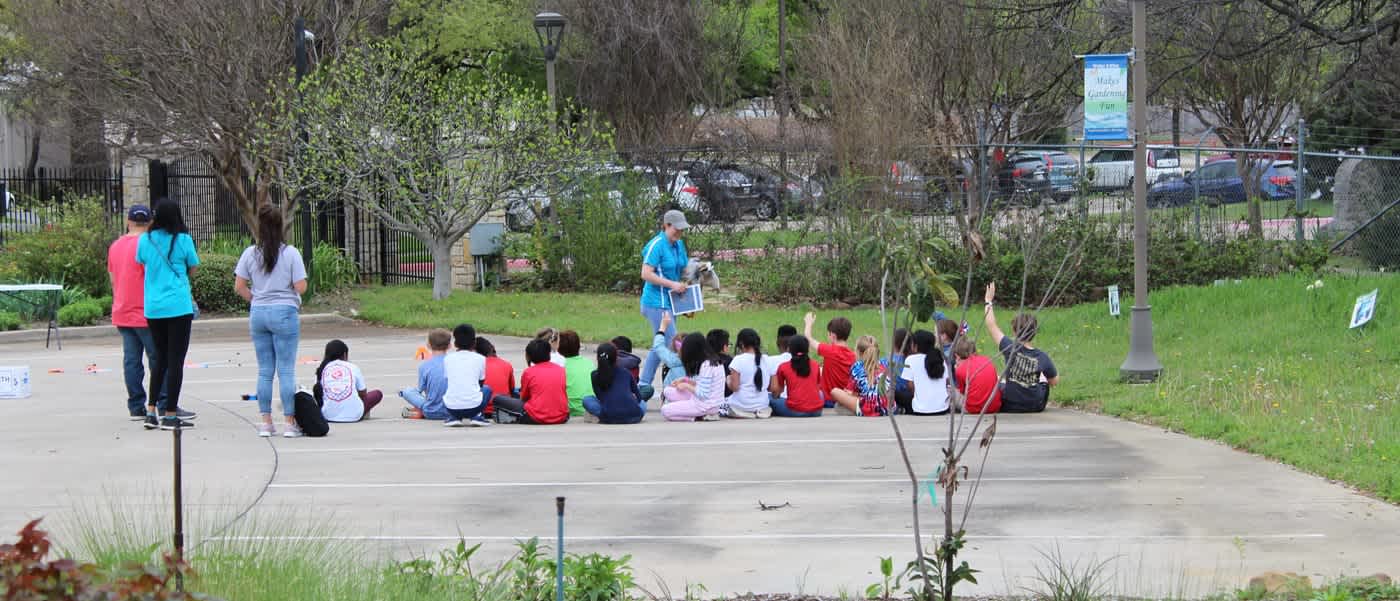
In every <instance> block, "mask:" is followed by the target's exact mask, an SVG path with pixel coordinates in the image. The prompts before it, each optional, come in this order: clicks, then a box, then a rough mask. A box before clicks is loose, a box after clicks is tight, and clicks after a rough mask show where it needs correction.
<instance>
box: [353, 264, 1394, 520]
mask: <svg viewBox="0 0 1400 601" xmlns="http://www.w3.org/2000/svg"><path fill="white" fill-rule="evenodd" d="M1310 282H1311V279H1308V278H1304V277H1302V276H1288V277H1280V278H1276V279H1268V280H1248V281H1245V282H1244V283H1243V284H1240V285H1234V284H1230V285H1226V286H1220V287H1206V288H1192V287H1177V288H1167V289H1163V290H1160V291H1158V292H1156V293H1154V295H1153V297H1152V305H1153V318H1154V322H1155V326H1156V349H1157V353H1158V355H1159V357H1160V358H1161V360H1162V363H1163V364H1164V365H1165V366H1166V373H1165V375H1164V377H1163V378H1162V379H1161V380H1160V381H1159V382H1157V383H1156V384H1150V385H1131V386H1130V385H1125V384H1120V383H1119V382H1118V367H1119V365H1120V364H1121V363H1122V361H1123V357H1124V355H1125V354H1126V352H1127V345H1128V320H1127V318H1126V315H1127V314H1128V309H1127V308H1128V307H1129V306H1131V300H1130V299H1128V298H1124V299H1123V303H1122V304H1123V307H1124V311H1123V313H1124V316H1125V317H1124V318H1119V319H1115V318H1113V317H1110V316H1109V315H1108V311H1107V307H1106V305H1105V304H1089V305H1080V306H1075V307H1069V308H1057V309H1047V310H1045V311H1043V312H1042V313H1041V322H1042V328H1041V334H1040V342H1041V345H1042V347H1043V348H1045V349H1046V350H1047V351H1048V352H1049V353H1050V355H1051V356H1052V357H1053V358H1054V360H1055V362H1056V365H1057V366H1058V367H1059V369H1060V372H1061V374H1062V382H1061V386H1060V387H1059V388H1057V389H1055V391H1054V394H1053V395H1052V398H1053V399H1054V400H1055V401H1057V402H1059V403H1063V404H1067V405H1071V406H1076V407H1083V408H1086V409H1090V410H1095V411H1102V412H1104V413H1108V414H1111V415H1117V416H1122V417H1126V418H1129V419H1135V420H1140V421H1145V422H1149V423H1153V424H1158V425H1161V426H1163V427H1166V428H1170V429H1172V430H1177V431H1182V432H1186V433H1189V434H1192V435H1195V436H1199V437H1203V438H1211V439H1216V440H1220V441H1223V442H1225V443H1227V444H1230V445H1232V446H1235V447H1238V448H1241V449H1245V450H1249V451H1251V452H1254V453H1258V454H1261V455H1264V456H1268V457H1272V458H1275V459H1278V460H1280V461H1284V462H1286V463H1290V464H1292V465H1294V466H1297V467H1299V468H1302V469H1304V470H1307V471H1309V472H1312V473H1316V474H1319V475H1322V476H1325V477H1328V478H1334V479H1338V480H1342V481H1345V482H1347V483H1349V484H1352V485H1354V486H1356V487H1358V488H1360V489H1362V490H1365V491H1368V492H1372V493H1375V494H1377V495H1379V496H1381V497H1383V498H1385V499H1387V500H1389V501H1391V502H1400V321H1397V318H1396V315H1397V314H1396V312H1395V311H1394V310H1392V309H1390V308H1389V307H1388V305H1387V302H1394V301H1391V300H1390V299H1396V298H1400V279H1396V278H1394V277H1390V276H1361V277H1358V276H1342V275H1333V276H1327V277H1326V278H1325V286H1324V287H1322V288H1321V289H1317V290H1312V291H1308V290H1306V287H1307V285H1308V284H1309V283H1310ZM1373 288H1379V289H1380V290H1381V293H1380V305H1379V310H1378V311H1377V314H1376V318H1375V320H1374V321H1373V322H1372V323H1370V324H1368V325H1367V326H1365V327H1364V328H1361V329H1359V330H1348V329H1347V328H1346V326H1347V319H1348V315H1349V312H1350V309H1351V306H1352V302H1353V300H1354V299H1355V298H1356V296H1358V295H1359V294H1362V293H1365V292H1368V291H1370V290H1371V289H1373ZM354 295H355V300H356V301H357V302H358V305H359V311H360V316H361V317H362V318H364V319H367V320H370V321H375V322H379V323H383V324H386V325H392V326H399V327H406V328H416V329H425V330H426V329H428V328H432V327H444V328H451V327H452V326H454V325H456V324H457V323H460V322H464V321H465V322H470V323H472V324H473V325H475V326H476V328H477V329H478V331H481V332H490V333H495V334H505V335H514V336H529V335H532V334H533V333H534V331H535V330H536V329H537V328H539V327H541V326H547V325H548V326H555V327H559V328H572V329H575V330H577V331H578V332H579V334H580V335H581V336H582V337H583V338H584V339H585V340H591V341H601V340H605V339H608V338H611V337H613V336H616V335H619V334H621V335H626V336H629V337H631V338H632V339H633V341H634V342H635V343H637V344H638V345H639V346H640V345H642V344H644V343H643V342H642V341H644V340H646V339H647V338H648V334H649V333H648V332H647V327H646V325H645V322H644V321H643V320H642V319H641V317H640V316H639V315H638V309H637V299H636V297H634V296H623V295H598V294H556V293H487V294H471V293H458V294H454V295H453V296H452V297H450V298H448V299H447V300H445V301H442V302H433V301H432V300H431V298H430V290H429V289H428V288H427V287H419V286H412V287H409V286H405V287H388V288H367V289H361V290H358V291H356V292H355V293H354ZM804 310H806V307H792V308H775V307H758V308H745V309H743V310H724V309H712V310H707V311H705V312H704V314H702V315H701V316H699V317H696V318H694V319H682V320H681V328H682V329H683V330H701V331H703V330H708V329H709V328H716V327H723V328H727V329H729V330H730V332H731V334H732V333H733V332H735V331H737V330H738V329H739V328H741V327H754V328H757V329H758V330H759V332H760V334H761V335H762V336H763V337H764V340H765V342H767V343H768V344H770V345H771V344H772V339H773V335H774V334H773V333H774V331H775V330H776V328H777V326H778V325H779V324H782V323H790V324H794V325H799V326H800V325H801V323H802V312H803V311H804ZM838 313H839V314H844V315H846V316H847V317H849V318H850V319H851V320H852V321H853V322H854V324H855V332H856V334H857V335H858V334H863V333H872V334H874V333H878V332H879V328H880V316H879V313H878V311H876V310H873V309H852V310H846V311H820V312H818V324H824V323H825V320H826V319H829V318H830V317H832V316H835V315H836V314H838ZM1000 316H1001V319H1002V324H1003V327H1007V322H1008V321H1009V320H1010V318H1011V312H1010V311H1007V310H1003V311H1002V312H1001V314H1000ZM974 325H975V326H976V325H978V324H974ZM818 328H819V329H820V328H821V326H820V325H819V326H818ZM979 329H980V328H979ZM978 331H979V330H978V329H974V333H976V332H978ZM819 335H820V333H819ZM981 346H982V347H983V348H984V349H986V348H988V346H989V345H988V344H987V343H985V342H984V343H982V345H981Z"/></svg>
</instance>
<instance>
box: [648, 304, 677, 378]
mask: <svg viewBox="0 0 1400 601" xmlns="http://www.w3.org/2000/svg"><path fill="white" fill-rule="evenodd" d="M670 325H671V312H670V311H662V312H661V327H660V329H658V330H656V334H655V335H654V336H652V339H651V352H652V353H653V354H655V355H656V358H657V359H658V360H659V361H660V364H661V365H662V366H663V367H665V368H666V376H665V377H663V378H662V379H661V387H662V388H663V389H664V388H665V387H667V386H670V385H671V384H672V383H673V382H675V381H676V380H679V379H680V378H681V376H684V375H685V366H684V365H683V364H681V356H680V354H679V353H680V351H681V341H682V340H684V339H685V335H683V334H678V335H676V337H675V338H673V339H671V340H667V339H666V328H668V327H670ZM647 398H651V397H647Z"/></svg>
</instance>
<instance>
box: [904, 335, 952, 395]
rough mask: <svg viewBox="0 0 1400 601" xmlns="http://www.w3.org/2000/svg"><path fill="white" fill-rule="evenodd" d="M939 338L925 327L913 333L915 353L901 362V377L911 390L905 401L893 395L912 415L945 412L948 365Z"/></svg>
mask: <svg viewBox="0 0 1400 601" xmlns="http://www.w3.org/2000/svg"><path fill="white" fill-rule="evenodd" d="M938 342H939V341H938V337H937V336H936V335H935V334H934V333H933V332H930V331H928V330H919V331H917V332H914V352H915V353H916V354H914V355H910V356H909V360H908V362H907V363H905V365H904V371H903V372H902V373H901V374H900V379H902V380H904V381H906V382H908V383H909V388H910V390H911V392H912V393H913V396H912V398H911V399H910V401H909V402H908V403H904V402H902V401H901V400H900V399H899V398H898V397H895V402H896V403H899V408H900V410H901V411H903V412H904V413H908V414H911V415H945V414H947V413H948V378H947V375H948V369H947V367H948V365H947V362H946V361H944V359H943V349H942V348H940V347H939V344H938Z"/></svg>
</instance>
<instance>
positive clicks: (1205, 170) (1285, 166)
mask: <svg viewBox="0 0 1400 601" xmlns="http://www.w3.org/2000/svg"><path fill="white" fill-rule="evenodd" d="M1296 181H1297V171H1295V170H1294V168H1293V162H1292V161H1272V162H1271V163H1270V164H1269V166H1268V167H1267V168H1265V169H1264V170H1263V172H1262V173H1260V174H1259V194H1260V195H1261V196H1263V197H1264V198H1265V199H1267V200H1283V199H1288V198H1293V196H1294V194H1295V188H1294V182H1296ZM1198 191H1199V193H1200V200H1201V202H1202V203H1205V204H1207V205H1212V206H1214V205H1220V204H1233V203H1240V202H1244V201H1245V193H1244V179H1242V178H1241V177H1240V175H1239V171H1238V168H1237V167H1236V166H1235V159H1227V160H1223V161H1215V162H1211V163H1207V164H1205V165H1203V166H1201V168H1199V169H1197V170H1195V171H1193V172H1191V173H1190V174H1189V175H1187V176H1186V177H1184V178H1181V179H1172V180H1168V181H1164V182H1158V183H1156V184H1153V185H1152V187H1151V188H1149V189H1148V190H1147V206H1149V207H1154V208H1155V207H1182V206H1186V205H1189V204H1191V202H1192V200H1193V199H1194V198H1196V194H1197V192H1198Z"/></svg>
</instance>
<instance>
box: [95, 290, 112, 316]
mask: <svg viewBox="0 0 1400 601" xmlns="http://www.w3.org/2000/svg"><path fill="white" fill-rule="evenodd" d="M97 304H99V305H102V314H103V315H106V316H107V317H111V316H112V295H110V294H108V295H107V296H104V297H102V298H99V299H97Z"/></svg>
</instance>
